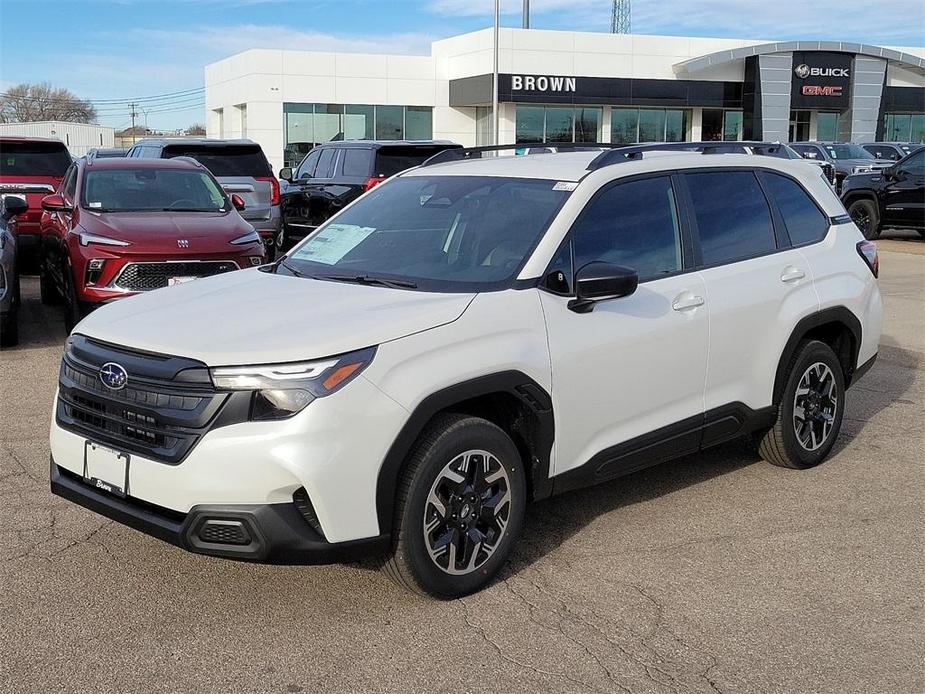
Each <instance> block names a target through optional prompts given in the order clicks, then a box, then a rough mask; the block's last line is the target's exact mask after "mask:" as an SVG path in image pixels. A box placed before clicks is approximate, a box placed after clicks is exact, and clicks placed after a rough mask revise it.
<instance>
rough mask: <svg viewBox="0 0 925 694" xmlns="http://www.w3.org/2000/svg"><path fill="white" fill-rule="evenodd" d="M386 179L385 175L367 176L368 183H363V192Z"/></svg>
mask: <svg viewBox="0 0 925 694" xmlns="http://www.w3.org/2000/svg"><path fill="white" fill-rule="evenodd" d="M384 180H385V176H372V177H371V178H367V179H366V183H364V184H363V192H364V193H365V192H366V191H368V190H372V189H373V188H375V187H376V186H378V185H379V184H380V183H382V182H383V181H384Z"/></svg>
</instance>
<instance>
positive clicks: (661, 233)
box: [572, 177, 681, 281]
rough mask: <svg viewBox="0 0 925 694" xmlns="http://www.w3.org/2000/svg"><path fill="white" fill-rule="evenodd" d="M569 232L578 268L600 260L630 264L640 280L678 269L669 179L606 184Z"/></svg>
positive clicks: (675, 221)
mask: <svg viewBox="0 0 925 694" xmlns="http://www.w3.org/2000/svg"><path fill="white" fill-rule="evenodd" d="M572 234H573V236H572V239H573V240H572V243H573V244H574V249H575V268H576V269H578V268H581V267H582V266H584V265H587V264H588V263H591V262H594V261H603V262H606V263H613V264H614V265H622V266H624V267H629V268H632V269H634V270H635V271H636V272H637V273H639V279H640V280H643V281H644V280H647V279H654V278H657V277H659V276H662V275H666V274H668V273H671V272H676V271H677V270H680V269H681V233H680V230H679V228H678V215H677V207H676V205H675V198H674V194H673V191H672V188H671V180H670V179H669V178H667V177H659V178H648V179H644V180H641V181H630V182H629V183H621V184H618V185H615V186H612V187H611V188H608V189H607V190H605V191H603V192H602V193H600V194H599V195H598V196H597V197H595V198H594V199H593V200H592V201H591V202H590V203H588V206H587V207H585V209H584V211H583V212H582V213H581V216H580V217H579V218H578V221H577V222H576V223H575V226H574V227H573V230H572Z"/></svg>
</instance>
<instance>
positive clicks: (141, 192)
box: [81, 168, 227, 212]
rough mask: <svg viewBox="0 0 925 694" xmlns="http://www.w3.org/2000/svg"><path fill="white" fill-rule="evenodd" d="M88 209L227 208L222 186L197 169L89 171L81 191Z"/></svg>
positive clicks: (196, 210)
mask: <svg viewBox="0 0 925 694" xmlns="http://www.w3.org/2000/svg"><path fill="white" fill-rule="evenodd" d="M81 197H82V205H83V207H84V209H88V210H94V211H96V212H143V211H151V210H157V211H160V210H172V211H174V212H216V211H218V210H226V209H227V200H226V198H225V195H224V193H222V190H221V188H219V187H218V185H217V184H216V183H215V179H213V178H212V177H211V176H209V174H207V173H205V172H204V171H202V170H198V171H197V170H194V169H152V168H144V169H110V170H101V171H88V172H87V174H86V176H85V177H84V185H83V190H82V193H81Z"/></svg>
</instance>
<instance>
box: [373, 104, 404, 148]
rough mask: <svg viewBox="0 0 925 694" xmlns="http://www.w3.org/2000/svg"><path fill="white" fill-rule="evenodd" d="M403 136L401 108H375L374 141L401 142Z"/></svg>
mask: <svg viewBox="0 0 925 694" xmlns="http://www.w3.org/2000/svg"><path fill="white" fill-rule="evenodd" d="M404 134H405V127H404V109H403V108H402V107H401V106H376V139H377V140H401V139H402V138H403V137H404Z"/></svg>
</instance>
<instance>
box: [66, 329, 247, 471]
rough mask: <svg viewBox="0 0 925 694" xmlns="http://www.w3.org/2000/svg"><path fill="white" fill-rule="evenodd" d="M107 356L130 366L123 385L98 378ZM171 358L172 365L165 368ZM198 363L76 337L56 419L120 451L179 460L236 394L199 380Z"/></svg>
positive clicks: (71, 344) (70, 348)
mask: <svg viewBox="0 0 925 694" xmlns="http://www.w3.org/2000/svg"><path fill="white" fill-rule="evenodd" d="M75 345H77V347H76V348H75ZM109 361H112V362H116V363H121V364H123V365H124V366H125V368H126V371H127V372H128V384H127V385H126V387H125V388H122V389H121V390H110V389H109V388H107V387H106V386H105V385H103V383H102V382H101V381H100V378H99V370H100V367H101V366H102V365H103V364H104V363H106V362H109ZM165 363H167V364H169V365H170V367H171V368H170V369H167V368H165V366H164V365H165ZM185 366H187V367H192V368H183V367H185ZM199 366H201V365H200V364H199V363H198V362H193V361H191V360H181V359H179V358H164V357H159V356H155V355H145V354H143V353H134V354H133V353H130V352H127V351H126V350H122V349H116V348H109V347H107V346H104V345H101V344H99V343H93V342H92V341H90V340H87V338H84V337H82V336H74V337H72V338H71V339H70V340H69V342H68V346H67V348H66V350H65V355H64V359H63V360H62V363H61V370H60V373H59V381H58V393H59V400H58V409H57V421H58V424H59V425H60V426H61V427H63V428H64V429H67V430H69V431H72V432H74V433H77V434H79V435H81V436H84V437H86V438H88V439H91V440H93V441H99V442H101V443H106V444H109V445H111V446H113V447H115V448H118V449H119V450H124V451H127V452H134V453H139V454H141V455H144V456H145V457H148V458H151V459H154V460H159V461H161V462H165V463H170V464H175V463H178V462H180V461H181V460H182V459H183V457H184V456H185V455H186V454H187V453H189V451H190V450H191V449H192V447H193V446H194V445H195V444H196V442H197V441H198V440H199V439H200V438H201V437H202V435H203V434H204V433H205V432H206V431H207V430H208V429H209V428H210V427H211V426H215V425H216V424H217V420H218V419H219V414H220V412H221V411H222V410H223V408H224V406H225V405H226V403H227V401H228V400H230V399H231V398H232V395H231V394H228V393H221V392H216V391H215V390H214V389H213V387H212V385H211V382H206V381H205V380H204V379H199V378H197V377H196V374H197V373H198V371H200V369H199V368H198V367H199ZM173 369H179V370H178V371H176V372H173ZM158 370H160V371H158ZM184 379H185V380H184ZM236 409H241V408H236ZM244 409H245V410H246V408H244ZM232 414H234V413H232ZM233 419H234V417H231V418H230V419H229V422H228V423H232V421H231V420H233Z"/></svg>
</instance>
